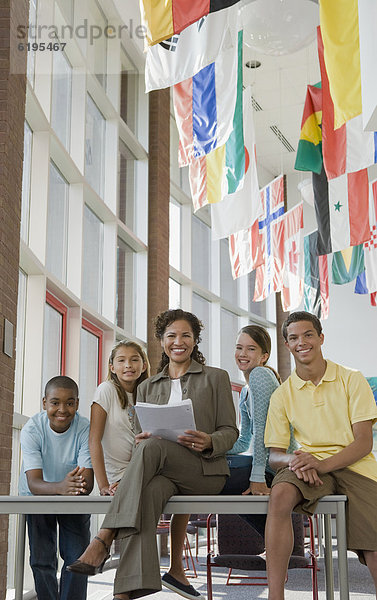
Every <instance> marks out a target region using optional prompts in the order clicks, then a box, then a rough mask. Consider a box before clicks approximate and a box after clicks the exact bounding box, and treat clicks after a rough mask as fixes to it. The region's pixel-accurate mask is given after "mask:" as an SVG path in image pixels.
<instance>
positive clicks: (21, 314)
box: [14, 269, 27, 413]
mask: <svg viewBox="0 0 377 600" xmlns="http://www.w3.org/2000/svg"><path fill="white" fill-rule="evenodd" d="M26 294H27V275H26V273H24V272H23V271H21V269H20V271H19V276H18V299H17V329H16V372H15V378H14V410H15V412H18V413H22V408H23V406H22V404H23V403H22V397H23V388H24V346H25V316H26Z"/></svg>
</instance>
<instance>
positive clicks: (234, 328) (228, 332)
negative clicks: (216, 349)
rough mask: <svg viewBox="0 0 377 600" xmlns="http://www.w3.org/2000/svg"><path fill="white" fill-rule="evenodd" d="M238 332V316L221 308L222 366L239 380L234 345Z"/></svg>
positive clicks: (233, 378)
mask: <svg viewBox="0 0 377 600" xmlns="http://www.w3.org/2000/svg"><path fill="white" fill-rule="evenodd" d="M237 332H238V319H237V316H236V315H235V314H233V313H231V312H229V310H225V309H224V308H222V309H221V367H222V368H223V369H225V370H226V371H228V373H229V376H230V378H231V380H232V381H239V379H240V375H239V372H238V369H237V367H236V363H235V362H234V347H235V340H236V335H237Z"/></svg>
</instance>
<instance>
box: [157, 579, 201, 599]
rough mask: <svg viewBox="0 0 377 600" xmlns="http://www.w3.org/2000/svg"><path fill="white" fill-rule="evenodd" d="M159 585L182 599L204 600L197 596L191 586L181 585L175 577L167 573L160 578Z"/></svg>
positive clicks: (199, 595) (197, 593)
mask: <svg viewBox="0 0 377 600" xmlns="http://www.w3.org/2000/svg"><path fill="white" fill-rule="evenodd" d="M161 583H162V585H164V586H165V587H167V588H169V590H172V591H173V592H176V593H177V594H179V595H180V596H183V597H184V598H189V600H205V598H204V596H202V595H201V594H199V592H197V591H196V589H195V588H194V587H193V586H192V585H185V584H184V583H181V582H180V581H178V580H177V579H176V578H175V577H173V576H172V575H169V573H165V575H163V576H162V577H161Z"/></svg>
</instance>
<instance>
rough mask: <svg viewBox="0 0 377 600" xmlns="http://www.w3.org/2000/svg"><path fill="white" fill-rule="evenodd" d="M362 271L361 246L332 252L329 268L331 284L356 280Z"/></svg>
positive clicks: (362, 249)
mask: <svg viewBox="0 0 377 600" xmlns="http://www.w3.org/2000/svg"><path fill="white" fill-rule="evenodd" d="M364 269H365V267H364V248H363V244H360V245H359V246H350V247H349V248H346V249H345V250H340V251H339V252H334V254H333V257H332V266H331V270H332V282H333V283H335V284H337V285H343V284H344V283H349V282H350V281H353V280H354V279H356V277H357V276H358V275H360V273H362V272H363V271H364Z"/></svg>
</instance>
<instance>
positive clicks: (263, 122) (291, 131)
mask: <svg viewBox="0 0 377 600" xmlns="http://www.w3.org/2000/svg"><path fill="white" fill-rule="evenodd" d="M273 1H274V2H277V3H279V2H280V1H281V0H273ZM300 1H301V2H303V3H305V0H300ZM310 4H311V8H312V7H313V4H312V2H311V3H310ZM317 10H318V5H317V7H316V8H315V16H316V13H317ZM318 12H319V11H318ZM311 14H312V13H311ZM318 23H319V14H318V18H317V19H316V22H313V33H312V35H311V38H312V41H311V42H310V43H309V45H307V46H306V47H304V48H303V49H301V50H299V51H297V52H294V53H291V54H286V55H282V56H271V55H267V54H261V53H259V52H257V51H256V50H254V49H251V48H250V47H248V46H247V45H246V44H245V39H246V40H247V32H246V30H245V31H244V61H243V62H244V71H243V76H244V86H248V85H250V86H251V88H252V96H253V98H254V100H255V102H253V104H254V123H255V129H256V151H257V160H258V170H259V169H261V168H262V169H265V170H266V171H268V173H266V176H276V175H278V174H280V173H281V172H284V173H286V174H290V173H293V172H294V162H295V158H296V150H297V145H298V140H299V137H300V130H301V118H302V113H303V108H304V102H305V96H306V86H307V85H308V84H314V83H317V82H318V81H320V72H319V64H318V56H317V44H316V40H315V37H316V26H317V25H318ZM250 60H251V61H259V62H260V63H261V66H260V67H258V68H247V67H246V66H245V65H246V63H247V62H248V61H250ZM271 127H272V128H274V130H275V133H274V132H273V130H272V129H271ZM279 132H281V134H282V135H283V136H284V138H285V140H286V141H287V142H288V144H286V142H285V140H280V139H279V137H281V135H280V133H279ZM296 173H297V171H296ZM261 179H263V177H262V178H261Z"/></svg>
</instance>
